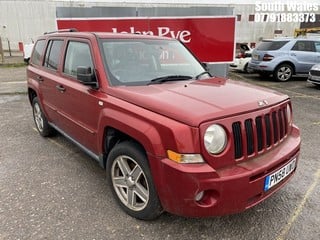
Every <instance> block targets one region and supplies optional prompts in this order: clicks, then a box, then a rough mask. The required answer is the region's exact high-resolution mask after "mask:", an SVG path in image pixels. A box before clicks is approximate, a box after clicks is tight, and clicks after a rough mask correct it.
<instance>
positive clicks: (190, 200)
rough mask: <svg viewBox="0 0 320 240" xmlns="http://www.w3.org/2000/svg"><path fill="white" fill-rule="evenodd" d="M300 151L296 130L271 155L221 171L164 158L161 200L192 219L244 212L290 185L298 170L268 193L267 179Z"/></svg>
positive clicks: (159, 183) (159, 187) (170, 209)
mask: <svg viewBox="0 0 320 240" xmlns="http://www.w3.org/2000/svg"><path fill="white" fill-rule="evenodd" d="M299 151H300V135H299V130H298V129H297V128H295V127H294V128H293V131H292V134H291V135H290V136H288V137H287V138H286V139H285V140H284V142H282V144H280V145H279V146H277V147H275V148H274V149H273V150H271V151H269V152H268V153H266V154H263V155H262V156H259V157H257V158H253V159H251V160H248V161H246V162H242V163H239V164H235V165H234V166H231V167H227V168H223V169H219V170H215V169H213V168H212V167H210V166H209V165H207V164H177V163H175V162H173V161H171V160H169V159H166V158H165V159H162V160H161V161H160V166H159V169H157V174H158V175H157V177H156V178H155V179H156V180H155V183H156V188H157V191H158V195H159V198H160V201H161V203H162V206H163V208H164V209H165V210H166V211H168V212H171V213H173V214H177V215H181V216H188V217H206V216H218V215H227V214H233V213H237V212H241V211H244V210H246V209H248V208H250V207H252V206H254V205H256V204H258V203H260V202H261V201H263V200H264V199H266V198H268V197H269V196H270V195H271V194H272V193H274V192H275V191H277V190H278V189H280V188H281V187H282V186H283V185H284V184H285V183H286V182H288V180H289V179H290V178H291V177H292V175H293V174H294V172H295V170H294V171H293V172H292V173H291V174H290V175H289V176H288V177H287V178H285V179H284V180H283V181H281V182H280V183H279V184H277V185H276V186H274V187H273V188H271V189H270V190H268V191H266V192H265V191H264V181H265V178H266V176H268V175H270V174H271V173H274V172H276V171H277V170H278V169H280V168H281V167H283V166H284V165H286V164H287V163H288V162H290V161H291V160H292V159H294V158H296V160H298V156H299ZM159 174H160V176H159ZM201 191H204V196H203V198H202V199H201V200H200V201H199V200H198V201H196V200H195V196H196V195H197V194H199V193H200V192H201Z"/></svg>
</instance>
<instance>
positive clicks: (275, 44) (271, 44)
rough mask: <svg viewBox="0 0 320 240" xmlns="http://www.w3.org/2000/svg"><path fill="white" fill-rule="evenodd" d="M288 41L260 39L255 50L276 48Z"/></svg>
mask: <svg viewBox="0 0 320 240" xmlns="http://www.w3.org/2000/svg"><path fill="white" fill-rule="evenodd" d="M288 42H289V41H262V42H261V43H260V44H259V45H258V47H257V50H261V51H271V50H278V49H280V48H282V47H283V46H284V45H285V44H286V43H288Z"/></svg>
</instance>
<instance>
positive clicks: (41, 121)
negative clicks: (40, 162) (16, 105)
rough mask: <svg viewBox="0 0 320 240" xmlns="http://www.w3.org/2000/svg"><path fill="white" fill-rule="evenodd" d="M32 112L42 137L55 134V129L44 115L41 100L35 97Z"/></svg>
mask: <svg viewBox="0 0 320 240" xmlns="http://www.w3.org/2000/svg"><path fill="white" fill-rule="evenodd" d="M32 112H33V119H34V123H35V124H36V128H37V130H38V132H39V133H40V135H41V136H42V137H48V136H50V135H51V134H52V133H53V131H54V130H53V128H52V127H51V126H50V125H49V123H48V120H47V118H46V116H45V115H44V113H43V111H42V109H41V106H40V103H39V100H38V98H37V97H35V98H34V99H33V100H32Z"/></svg>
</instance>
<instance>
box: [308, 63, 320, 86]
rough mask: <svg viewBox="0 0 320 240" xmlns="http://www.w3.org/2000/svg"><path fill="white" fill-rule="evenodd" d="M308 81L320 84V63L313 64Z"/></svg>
mask: <svg viewBox="0 0 320 240" xmlns="http://www.w3.org/2000/svg"><path fill="white" fill-rule="evenodd" d="M308 82H310V83H313V84H315V85H317V86H320V63H319V64H315V65H313V66H312V68H311V69H310V72H309V76H308Z"/></svg>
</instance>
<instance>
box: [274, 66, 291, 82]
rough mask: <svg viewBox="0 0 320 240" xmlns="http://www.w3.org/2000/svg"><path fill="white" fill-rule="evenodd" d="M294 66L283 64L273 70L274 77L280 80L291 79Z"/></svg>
mask: <svg viewBox="0 0 320 240" xmlns="http://www.w3.org/2000/svg"><path fill="white" fill-rule="evenodd" d="M292 74H293V68H292V67H291V66H290V65H289V64H281V65H279V66H278V67H277V68H276V70H275V71H274V72H273V78H274V79H275V80H277V81H280V82H287V81H289V80H290V79H291V77H292Z"/></svg>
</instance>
